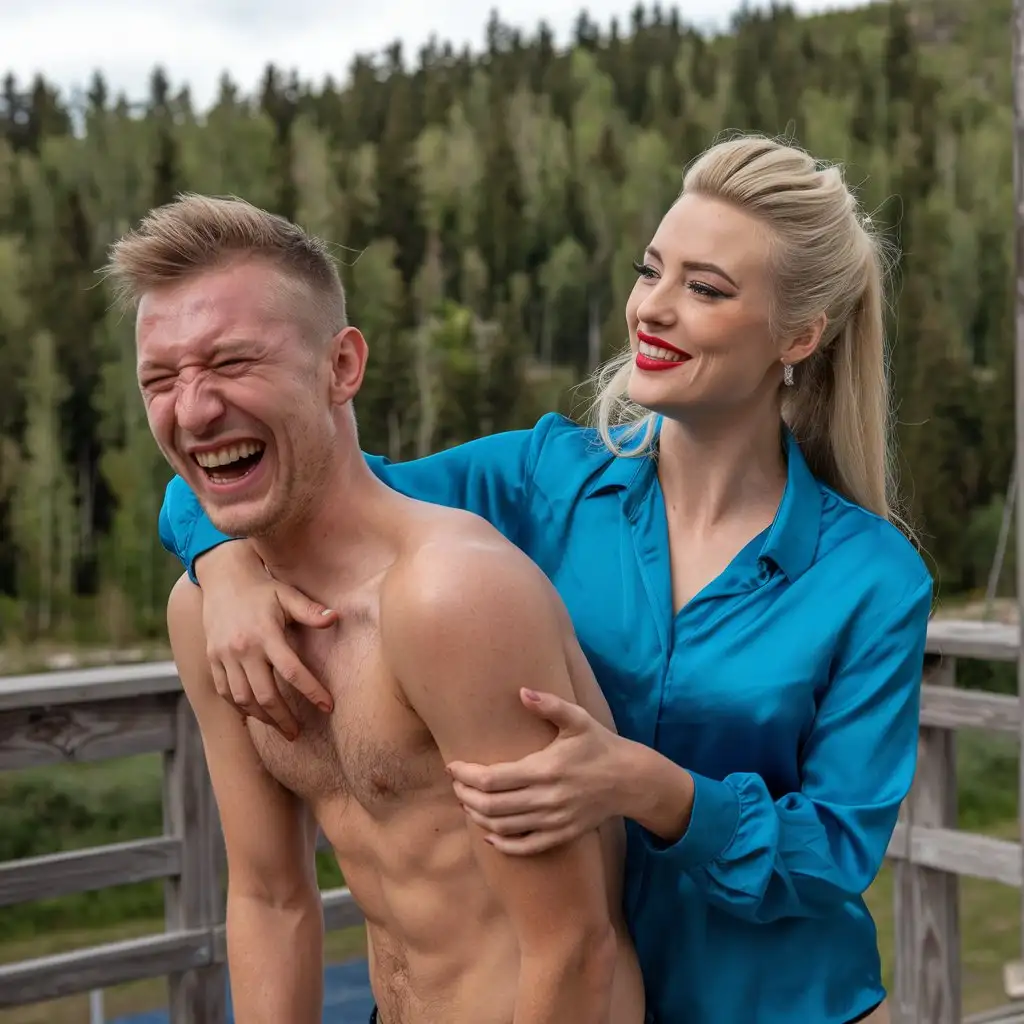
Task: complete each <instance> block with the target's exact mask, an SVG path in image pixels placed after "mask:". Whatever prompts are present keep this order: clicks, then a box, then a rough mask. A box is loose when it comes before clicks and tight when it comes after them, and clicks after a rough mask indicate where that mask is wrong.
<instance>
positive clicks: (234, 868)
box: [167, 576, 323, 1024]
mask: <svg viewBox="0 0 1024 1024" xmlns="http://www.w3.org/2000/svg"><path fill="white" fill-rule="evenodd" d="M167 626H168V632H169V634H170V640H171V649H172V651H173V655H174V660H175V663H176V664H177V667H178V674H179V675H180V676H181V681H182V685H183V686H184V688H185V693H186V695H187V697H188V699H189V702H190V703H191V705H192V709H193V711H194V712H195V715H196V720H197V721H198V723H199V729H200V732H201V733H202V738H203V748H204V750H205V752H206V761H207V764H208V766H209V769H210V777H211V780H212V782H213V790H214V795H215V797H216V800H217V807H218V809H219V810H220V819H221V825H222V827H223V830H224V842H225V847H226V850H227V860H228V897H227V943H228V963H229V967H230V974H231V994H232V999H233V1002H234V1006H235V1017H236V1019H237V1020H238V1021H239V1022H240V1024H281V1022H282V1021H288V1022H289V1024H320V1020H321V1017H322V1014H323V911H322V907H321V903H320V892H319V889H318V887H317V882H316V869H315V860H314V857H315V848H316V835H317V830H316V823H315V822H314V821H312V818H311V816H310V815H309V814H308V812H307V811H306V809H305V806H304V805H303V804H302V803H301V801H299V800H298V799H297V798H296V797H295V796H294V795H293V794H292V793H290V792H288V790H286V789H284V787H282V786H281V785H279V784H278V783H277V782H276V781H275V780H274V779H273V778H271V776H270V775H269V774H268V773H267V772H266V770H265V769H264V767H263V764H262V763H261V762H260V760H259V758H258V756H257V754H256V751H255V748H254V747H253V745H252V742H251V740H250V739H249V734H248V731H247V730H246V727H245V723H244V722H243V721H242V719H241V717H240V716H239V715H238V713H237V712H236V711H235V710H234V709H233V708H231V707H230V706H229V705H227V704H226V703H225V702H224V701H222V700H221V699H220V697H218V696H217V692H216V690H215V689H214V687H213V683H212V680H211V678H210V668H209V663H208V661H207V659H206V640H205V637H204V634H203V610H202V594H201V592H200V590H199V588H198V587H195V586H193V585H192V583H191V582H190V581H189V580H188V577H187V576H182V577H181V579H179V580H178V582H177V583H176V584H175V586H174V589H173V591H172V592H171V596H170V600H169V601H168V605H167Z"/></svg>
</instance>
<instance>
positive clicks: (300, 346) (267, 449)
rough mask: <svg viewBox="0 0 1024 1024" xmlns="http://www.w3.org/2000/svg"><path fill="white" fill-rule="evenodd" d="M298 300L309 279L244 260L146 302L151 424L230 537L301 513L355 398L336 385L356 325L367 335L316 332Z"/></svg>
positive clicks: (142, 363) (140, 347) (140, 337)
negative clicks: (340, 418)
mask: <svg viewBox="0 0 1024 1024" xmlns="http://www.w3.org/2000/svg"><path fill="white" fill-rule="evenodd" d="M301 299H302V286H301V285H299V284H298V283H296V282H293V281H290V280H288V279H286V278H284V276H283V275H282V273H281V271H279V270H278V269H277V268H275V267H273V266H271V265H269V264H267V263H265V262H262V261H255V260H248V261H245V262H239V263H234V264H232V265H229V266H226V267H224V268H220V269H216V270H211V271H206V272H203V273H200V274H197V275H196V276H194V277H191V278H188V279H185V280H183V281H181V282H177V283H175V284H173V285H169V286H167V287H164V288H160V289H158V290H156V291H152V292H149V293H147V294H146V295H144V296H143V298H142V301H141V303H140V305H139V311H138V318H137V322H136V345H137V352H138V376H139V386H140V388H141V391H142V395H143V399H144V400H145V404H146V411H147V415H148V417H149V426H150V429H151V430H152V432H153V436H154V438H155V439H156V442H157V444H158V445H159V446H160V449H161V450H162V451H163V453H164V456H165V457H166V458H167V460H168V462H169V463H170V464H171V466H172V467H173V468H174V470H175V471H176V472H177V473H178V474H179V475H180V476H181V477H182V478H183V479H184V480H185V481H186V482H187V483H188V484H189V485H190V486H191V488H192V489H193V491H194V492H195V494H196V497H197V498H198V499H199V502H200V504H201V505H202V506H203V509H204V510H205V511H206V514H207V515H208V516H209V517H210V520H211V521H212V522H213V524H214V525H215V526H216V527H217V528H218V529H220V530H221V531H222V532H224V533H227V534H229V535H233V536H260V535H264V534H266V533H267V532H268V531H271V530H274V529H276V528H279V527H281V526H282V525H284V523H286V522H288V521H293V520H295V519H297V518H300V517H302V516H304V515H305V513H306V512H307V511H308V509H309V507H310V505H311V504H312V501H313V498H314V496H315V494H316V492H317V489H318V484H320V485H322V482H323V480H324V478H325V476H326V473H327V471H328V468H329V466H330V464H331V462H332V460H333V459H334V458H335V455H336V437H337V421H336V412H337V411H338V407H339V405H340V404H343V402H344V401H346V400H347V399H348V398H350V397H351V394H347V395H346V394H343V393H341V392H339V388H338V383H339V382H338V373H337V369H338V367H337V357H338V346H339V344H340V345H341V346H342V347H344V345H345V335H347V334H349V333H350V332H354V333H355V334H356V335H357V337H358V341H359V342H362V338H361V336H359V335H358V332H356V331H354V329H353V328H346V329H345V331H343V332H341V334H339V335H338V336H337V337H336V338H334V339H331V338H326V337H325V338H319V337H313V336H312V335H313V334H314V333H315V328H314V327H313V326H312V319H310V322H307V320H306V318H304V317H298V316H297V315H296V312H297V310H298V309H299V307H300V304H301ZM307 306H311V303H309V302H307ZM360 369H361V368H360ZM359 376H361V373H360V374H359ZM356 387H358V382H356ZM343 390H344V389H342V391H343ZM353 393H354V389H353Z"/></svg>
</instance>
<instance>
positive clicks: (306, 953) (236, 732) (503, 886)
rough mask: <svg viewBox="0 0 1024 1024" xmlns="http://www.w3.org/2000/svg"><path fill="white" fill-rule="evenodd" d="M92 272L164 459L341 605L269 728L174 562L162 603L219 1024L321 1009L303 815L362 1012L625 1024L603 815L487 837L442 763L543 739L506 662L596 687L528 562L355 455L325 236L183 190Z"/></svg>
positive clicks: (604, 716)
mask: <svg viewBox="0 0 1024 1024" xmlns="http://www.w3.org/2000/svg"><path fill="white" fill-rule="evenodd" d="M109 272H110V276H111V278H112V280H113V282H114V284H115V286H116V289H117V291H118V293H119V295H120V297H121V298H122V299H125V300H129V301H130V302H132V303H133V304H134V305H136V307H137V318H136V340H137V347H138V372H139V384H140V388H141V390H142V394H143V397H144V400H145V404H146V409H147V413H148V417H149V423H150V427H151V429H152V432H153V435H154V437H155V438H156V440H157V443H158V444H159V446H160V448H161V450H162V451H163V453H164V455H165V456H166V458H167V460H168V461H169V462H170V464H171V466H172V467H173V468H174V469H175V471H176V472H178V473H179V474H180V475H181V476H182V477H183V478H184V479H186V480H187V481H189V483H190V484H191V485H192V487H193V488H194V490H195V492H196V494H197V496H198V498H199V500H200V501H201V502H202V504H203V507H204V509H205V510H206V512H207V514H208V515H209V517H210V519H211V520H212V521H213V522H214V523H215V524H216V525H217V526H218V527H219V528H220V529H222V530H224V531H225V532H228V533H231V534H235V535H247V536H249V537H251V538H253V540H254V542H255V543H256V545H257V546H258V549H259V552H260V556H261V557H262V559H263V560H264V562H265V563H266V565H267V568H268V570H269V571H270V572H271V573H272V574H273V575H274V576H276V577H278V578H280V579H283V580H287V581H288V582H289V583H292V584H293V585H295V586H297V587H299V588H301V589H302V590H303V591H305V592H306V593H307V594H310V595H315V596H316V597H317V599H319V600H321V601H323V602H324V603H325V605H326V606H328V607H330V608H333V609H335V610H337V611H338V613H339V618H338V623H339V624H338V625H337V626H335V627H330V628H328V629H326V630H312V629H307V630H306V631H305V632H300V634H299V636H298V638H297V639H298V643H299V645H300V648H301V649H302V652H303V654H304V657H305V659H306V660H307V663H308V664H314V665H316V666H317V667H318V670H319V674H320V677H321V678H323V679H324V680H325V681H326V683H327V685H328V686H329V688H330V690H331V693H332V696H333V698H334V709H333V711H331V712H330V713H327V712H326V711H325V710H324V709H321V710H316V709H314V708H312V707H307V706H305V705H304V703H303V704H300V703H299V702H298V701H297V700H296V701H295V702H294V703H293V710H294V712H295V714H296V716H297V717H298V718H299V720H300V721H301V724H302V731H301V735H300V736H299V737H297V738H295V737H293V738H292V741H291V742H289V740H288V739H287V738H285V737H282V736H281V735H280V733H278V732H277V731H276V730H274V729H273V728H271V727H269V726H268V725H266V724H264V723H262V722H259V721H255V720H253V719H248V720H245V721H243V720H242V719H241V718H239V716H238V715H237V714H236V713H234V712H233V711H232V710H231V708H230V707H228V705H227V704H226V703H225V702H223V701H222V700H220V699H219V697H218V696H217V694H216V691H215V688H214V686H213V685H211V682H210V680H209V677H208V673H209V671H210V670H209V667H208V662H207V659H206V656H205V641H204V637H203V632H202V614H201V613H202V603H201V602H202V598H201V596H200V593H199V591H198V590H197V589H196V588H195V587H193V586H192V585H191V583H190V582H189V581H188V579H187V578H186V577H183V578H182V579H181V580H180V581H179V582H178V584H177V585H176V586H175V588H174V591H173V593H172V595H171V598H170V602H169V606H168V627H169V633H170V639H171V645H172V648H173V652H174V657H175V660H176V662H177V665H178V669H179V672H180V675H181V679H182V683H183V685H184V688H185V691H186V693H187V694H188V697H189V700H190V701H191V702H192V706H193V708H194V710H195V714H196V718H197V720H198V723H199V727H200V729H201V731H202V735H203V742H204V747H205V751H206V757H207V761H208V763H209V768H210V774H211V778H212V781H213V786H214V790H215V794H216V798H217V802H218V807H219V809H220V814H221V820H222V824H223V829H224V836H225V842H226V847H227V855H228V873H229V878H228V907H227V927H228V958H229V964H230V970H231V981H232V991H233V996H234V1001H235V1006H236V1014H237V1019H238V1020H239V1022H240V1024H263V1022H266V1024H271V1022H273V1024H280V1022H284V1021H287V1022H288V1024H307V1022H308V1024H313V1022H319V1021H320V1018H321V1013H322V1008H321V1004H322V917H321V909H320V898H319V892H318V889H317V884H316V877H315V873H314V862H313V855H314V845H315V839H316V834H317V825H319V827H320V828H321V829H322V830H323V832H324V833H325V835H326V836H327V838H328V839H329V840H330V842H331V844H332V845H333V847H334V850H335V852H336V855H337V858H338V863H339V865H340V867H341V869H342V871H343V873H344V875H345V879H346V881H347V883H348V885H349V887H350V888H351V891H352V893H353V896H354V898H355V900H356V902H357V903H358V904H359V906H360V908H361V909H362V911H363V913H364V914H365V916H366V920H367V936H368V942H369V956H370V966H371V977H372V984H373V991H374V995H375V998H376V1001H377V1005H378V1008H379V1020H380V1021H381V1024H442V1022H443V1024H463V1022H464V1024H482V1022H483V1024H554V1022H555V1021H558V1022H559V1024H571V1022H578V1024H600V1022H605V1024H639V1022H641V1021H642V1020H643V1016H644V1010H643V995H642V987H641V984H640V979H639V973H638V968H637V965H636V961H635V957H634V953H633V951H632V948H631V946H630V944H629V941H628V939H627V937H626V931H625V926H624V924H623V920H622V916H621V912H620V901H621V869H622V857H623V848H624V842H623V839H624V834H623V830H622V823H621V822H619V821H617V822H614V823H612V824H610V825H608V826H605V827H603V828H602V830H601V831H600V833H592V834H589V835H586V836H584V837H582V838H581V839H580V840H578V841H575V842H572V843H569V844H566V845H565V846H563V847H561V848H559V849H557V850H554V851H551V852H549V853H545V854H543V855H538V856H536V857H532V858H521V857H520V858H516V857H510V856H506V855H504V854H501V853H500V852H499V851H497V850H496V849H494V848H492V847H491V846H490V845H489V844H488V843H487V842H486V840H485V839H484V833H482V832H481V831H480V830H479V829H478V828H477V826H476V825H474V824H472V823H470V822H469V821H468V819H467V817H466V815H465V814H464V812H463V811H462V808H461V807H460V805H459V803H458V801H457V799H456V797H455V795H454V792H453V788H452V785H451V780H450V779H449V778H448V776H447V775H446V772H445V764H446V763H448V762H450V761H452V760H454V759H459V760H465V761H475V762H483V763H492V762H496V761H508V760H513V759H515V758H518V757H520V756H521V755H523V754H525V753H528V752H531V751H533V750H537V749H539V748H541V747H542V746H544V745H545V744H546V743H547V742H549V741H550V739H551V738H552V736H553V729H552V728H551V727H550V726H549V725H548V724H547V723H545V722H543V721H542V720H540V719H539V718H538V717H537V716H534V715H532V714H530V713H529V712H528V711H527V710H526V709H525V708H524V707H523V705H522V702H521V699H520V692H519V687H520V684H521V683H522V682H523V681H529V682H530V684H531V685H536V686H538V687H539V688H541V689H544V690H549V691H551V692H554V693H558V694H560V695H561V696H564V697H565V698H567V699H571V700H576V701H578V702H579V703H580V704H581V705H583V706H584V707H586V708H587V710H589V711H590V712H591V713H592V714H594V715H595V716H596V717H599V718H600V720H601V721H603V722H604V723H605V724H606V725H608V726H609V727H611V725H612V723H611V717H610V714H609V712H608V709H607V705H606V704H605V703H604V700H603V698H602V696H601V694H600V692H599V690H598V688H597V685H596V683H595V681H594V678H593V675H592V674H591V672H590V669H589V666H588V665H587V663H586V660H585V658H584V657H583V654H582V652H581V651H580V649H579V647H578V646H577V644H576V641H575V638H574V636H573V633H572V628H571V625H570V623H569V619H568V615H567V614H566V613H565V610H564V608H563V607H562V605H561V603H560V600H559V598H558V597H557V595H556V593H555V591H554V589H553V588H552V587H551V586H550V585H549V583H548V582H547V580H546V578H545V577H544V576H543V574H542V573H541V572H540V570H538V569H537V568H536V567H535V566H534V565H533V563H532V562H530V561H529V560H528V559H527V558H526V557H525V556H524V555H523V554H522V553H521V552H519V551H518V550H517V549H516V548H515V547H513V546H512V545H511V544H509V543H508V542H507V541H506V540H505V539H504V538H503V537H502V536H501V535H500V534H498V533H497V532H496V531H495V530H494V529H493V528H492V527H491V526H490V525H489V524H487V523H485V522H484V521H483V520H481V519H478V518H477V517H475V516H472V515H470V514H468V513H465V512H461V511H457V510H454V509H446V508H439V507H436V506H433V505H426V504H422V503H419V502H415V501H413V500H411V499H408V498H405V497H403V496H401V495H399V494H397V493H396V492H394V491H391V490H390V489H388V488H387V487H385V486H384V485H383V484H381V483H380V482H379V481H378V480H377V479H376V478H375V477H374V476H373V474H372V473H371V472H370V471H369V469H368V468H367V466H366V464H365V462H364V461H363V458H362V455H361V453H360V450H359V446H358V442H357V436H356V424H355V417H354V414H353V411H352V400H353V398H354V396H355V395H356V393H357V392H358V390H359V386H360V382H361V380H362V377H363V371H364V368H365V364H366V357H367V346H366V342H365V341H364V339H363V337H362V335H361V334H360V332H359V331H358V330H356V329H355V328H354V327H350V326H347V324H346V318H345V299H344V292H343V290H342V286H341V283H340V281H339V279H338V275H337V271H336V269H335V267H334V265H333V263H332V261H331V260H330V258H329V256H328V255H327V253H326V250H325V248H324V246H323V245H322V244H321V243H320V242H318V241H317V240H315V239H311V238H310V237H308V236H307V235H305V234H304V233H303V232H302V231H301V230H300V229H299V228H297V227H295V226H294V225H292V224H290V223H288V222H287V221H285V220H283V219H282V218H278V217H274V216H271V215H270V214H267V213H265V212H263V211H261V210H258V209H256V208H254V207H252V206H250V205H248V204H246V203H243V202H241V201H237V200H222V199H207V198H202V197H197V196H190V197H184V198H182V199H180V200H178V201H177V202H175V203H172V204H170V205H169V206H166V207H162V208H160V209H158V210H156V211H153V212H152V213H151V214H150V215H149V216H148V217H147V218H146V219H145V220H144V221H143V223H142V224H141V226H140V227H139V228H138V230H136V231H135V232H132V233H130V234H128V235H127V236H125V237H124V238H123V239H121V240H120V241H119V242H118V243H117V244H116V245H115V246H114V249H113V251H112V259H111V264H110V267H109ZM376 1014H377V1011H375V1019H376Z"/></svg>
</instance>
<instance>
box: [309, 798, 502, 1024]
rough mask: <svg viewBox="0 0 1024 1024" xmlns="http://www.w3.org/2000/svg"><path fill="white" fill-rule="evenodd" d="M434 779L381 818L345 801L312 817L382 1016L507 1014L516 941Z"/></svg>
mask: <svg viewBox="0 0 1024 1024" xmlns="http://www.w3.org/2000/svg"><path fill="white" fill-rule="evenodd" d="M443 785H444V787H445V789H446V790H447V792H444V791H443V790H439V792H438V793H437V795H436V796H435V797H434V798H431V797H429V796H427V795H426V794H423V793H421V794H419V795H418V797H417V802H416V805H415V806H411V807H406V808H404V809H399V810H396V811H395V812H394V814H393V815H392V816H391V817H390V820H389V821H387V822H386V823H381V822H379V821H375V820H374V819H373V817H372V816H371V815H370V814H367V813H366V811H365V810H363V809H362V808H361V807H358V806H353V804H352V802H349V801H345V802H343V803H342V804H341V805H338V804H335V806H333V807H332V806H331V804H332V803H334V802H333V801H332V802H327V803H325V804H324V805H323V806H322V807H318V808H316V813H317V818H318V820H319V821H320V824H321V828H322V829H323V831H324V833H325V835H326V836H327V838H328V839H329V840H331V842H332V845H333V846H334V849H335V853H336V855H337V858H338V864H339V866H340V868H341V870H342V873H343V874H344V876H345V882H346V884H347V885H348V887H349V889H350V890H351V892H352V895H353V898H354V899H355V901H356V903H357V904H358V905H359V907H360V909H361V910H362V912H363V914H364V916H365V917H366V923H367V944H368V949H369V959H370V978H371V981H372V984H373V994H374V998H375V999H376V1001H377V1005H378V1007H379V1010H380V1020H381V1022H382V1024H462V1022H463V1021H464V1022H465V1024H511V1022H512V1017H513V1014H514V1010H515V997H516V986H517V981H518V976H519V948H518V942H517V939H516V936H515V933H514V931H513V930H512V927H511V922H510V921H509V919H508V917H507V916H506V914H505V912H504V910H503V908H502V907H501V904H500V903H499V902H498V901H497V899H496V898H495V897H494V895H493V894H492V892H491V890H490V887H489V886H488V884H487V882H486V880H485V879H484V877H483V875H482V873H481V871H480V868H479V866H478V865H477V862H476V859H475V857H474V856H473V851H472V848H471V845H470V840H469V833H468V830H467V827H466V823H465V816H464V812H463V811H462V809H461V808H460V807H459V805H458V803H457V802H456V801H455V800H454V797H453V796H452V795H451V791H450V783H448V784H443Z"/></svg>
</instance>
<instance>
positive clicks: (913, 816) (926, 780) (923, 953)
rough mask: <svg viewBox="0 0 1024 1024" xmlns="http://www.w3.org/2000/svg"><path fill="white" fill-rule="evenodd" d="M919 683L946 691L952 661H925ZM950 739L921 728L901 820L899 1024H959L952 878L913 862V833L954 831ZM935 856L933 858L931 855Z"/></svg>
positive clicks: (942, 732) (955, 900)
mask: <svg viewBox="0 0 1024 1024" xmlns="http://www.w3.org/2000/svg"><path fill="white" fill-rule="evenodd" d="M927 661H928V663H927V665H926V667H925V679H926V681H927V682H928V683H930V684H932V685H935V686H945V687H952V686H953V685H954V683H955V673H956V661H955V659H953V658H950V657H945V656H943V657H942V658H939V659H936V658H934V657H931V658H929V659H927ZM954 741H955V734H954V733H953V732H951V731H949V730H948V729H936V728H932V727H930V726H924V727H922V729H921V733H920V736H919V739H918V759H917V772H916V774H915V777H914V784H913V786H912V788H911V792H910V794H909V795H908V797H907V799H906V800H905V801H904V802H903V807H902V808H901V811H900V815H901V819H902V821H903V824H904V825H905V828H906V831H905V832H904V833H903V834H902V836H901V837H900V838H901V841H902V842H901V843H900V844H896V848H897V849H901V848H902V850H903V852H904V856H902V857H900V858H899V859H898V860H897V863H896V870H895V885H894V887H893V898H894V902H895V929H896V947H895V956H896V963H895V970H894V985H893V1007H892V1010H893V1015H894V1017H895V1018H896V1020H897V1022H899V1024H919V1022H921V1021H927V1022H928V1024H959V1021H960V1018H961V995H960V993H961V987H960V922H959V901H958V881H959V880H958V878H957V876H956V875H951V874H945V873H943V872H942V871H939V870H936V869H935V868H932V867H925V866H923V865H922V864H919V863H915V862H914V856H913V854H914V852H915V846H914V838H913V834H914V831H915V830H916V828H917V827H919V826H921V827H924V828H928V829H945V830H949V831H954V830H955V829H956V817H957V809H956V762H955V745H954ZM933 852H934V851H933Z"/></svg>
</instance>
